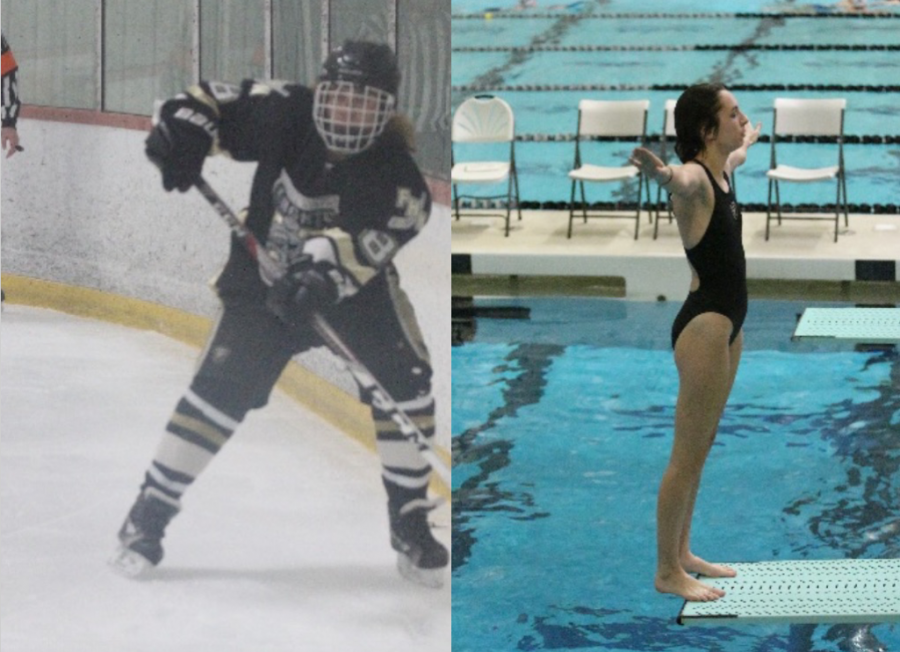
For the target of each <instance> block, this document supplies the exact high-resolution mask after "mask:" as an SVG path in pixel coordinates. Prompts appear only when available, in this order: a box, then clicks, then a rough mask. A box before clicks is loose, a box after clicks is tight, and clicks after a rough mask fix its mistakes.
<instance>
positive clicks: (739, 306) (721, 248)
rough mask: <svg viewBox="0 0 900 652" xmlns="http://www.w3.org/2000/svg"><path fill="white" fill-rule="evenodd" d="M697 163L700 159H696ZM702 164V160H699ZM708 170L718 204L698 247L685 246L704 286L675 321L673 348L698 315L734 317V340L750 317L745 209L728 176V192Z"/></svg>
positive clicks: (689, 297)
mask: <svg viewBox="0 0 900 652" xmlns="http://www.w3.org/2000/svg"><path fill="white" fill-rule="evenodd" d="M695 162H697V161H695ZM697 163H698V162H697ZM699 165H701V166H702V167H703V169H704V170H705V171H706V176H708V177H709V180H710V182H711V183H712V187H713V192H714V193H715V206H714V207H713V213H712V217H711V218H710V220H709V226H708V227H707V228H706V233H704V234H703V237H702V238H701V239H700V242H698V243H697V244H696V245H695V246H694V247H691V248H690V249H685V250H684V251H685V253H686V254H687V258H688V260H689V261H690V263H691V265H692V266H693V267H694V270H696V272H697V276H698V277H699V278H700V287H699V288H697V290H695V291H693V292H690V293H689V294H688V296H687V300H686V301H685V302H684V305H683V306H682V307H681V311H680V312H679V313H678V316H677V317H675V322H674V323H673V324H672V348H673V349H674V348H675V343H676V342H677V341H678V336H679V335H681V331H683V330H684V328H685V326H687V325H688V323H689V322H690V321H691V320H692V319H693V318H694V317H696V316H697V315H702V314H703V313H705V312H715V313H718V314H720V315H724V316H725V317H728V319H730V320H731V338H730V339H729V343H731V342H734V340H735V338H736V337H737V336H738V333H740V332H741V326H743V324H744V318H745V317H746V316H747V262H746V259H745V258H744V245H743V242H742V241H741V227H742V225H743V222H742V219H741V209H740V208H739V207H738V204H737V201H736V200H735V197H734V188H732V186H731V180H730V179H729V178H728V175H727V174H726V175H724V176H725V181H726V182H727V183H728V188H729V190H728V192H725V191H723V190H722V188H720V187H719V184H718V183H716V180H715V179H714V178H713V175H712V173H711V172H710V171H709V169H708V168H707V167H706V166H705V165H703V164H702V163H699Z"/></svg>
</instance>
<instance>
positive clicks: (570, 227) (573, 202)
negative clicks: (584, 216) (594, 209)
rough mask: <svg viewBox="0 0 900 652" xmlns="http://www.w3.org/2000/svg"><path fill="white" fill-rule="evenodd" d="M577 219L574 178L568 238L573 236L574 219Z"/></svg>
mask: <svg viewBox="0 0 900 652" xmlns="http://www.w3.org/2000/svg"><path fill="white" fill-rule="evenodd" d="M574 219H575V180H574V179H573V180H572V192H571V194H570V195H569V231H568V233H567V234H566V237H567V238H571V237H572V221H573V220H574Z"/></svg>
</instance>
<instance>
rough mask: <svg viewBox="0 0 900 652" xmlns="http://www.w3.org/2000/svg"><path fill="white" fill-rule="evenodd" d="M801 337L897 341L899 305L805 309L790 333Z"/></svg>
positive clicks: (898, 337) (899, 339)
mask: <svg viewBox="0 0 900 652" xmlns="http://www.w3.org/2000/svg"><path fill="white" fill-rule="evenodd" d="M802 338H833V339H841V340H852V341H854V342H871V343H873V344H883V343H889V342H900V308H807V309H806V310H804V311H803V315H802V316H801V317H800V321H799V322H798V323H797V328H796V329H795V330H794V336H793V339H802Z"/></svg>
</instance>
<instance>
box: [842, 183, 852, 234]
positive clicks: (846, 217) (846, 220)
mask: <svg viewBox="0 0 900 652" xmlns="http://www.w3.org/2000/svg"><path fill="white" fill-rule="evenodd" d="M841 187H842V188H843V189H844V226H846V227H847V228H848V229H849V228H850V207H849V206H848V204H847V177H845V176H844V172H843V171H841Z"/></svg>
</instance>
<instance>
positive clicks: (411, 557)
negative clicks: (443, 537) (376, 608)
mask: <svg viewBox="0 0 900 652" xmlns="http://www.w3.org/2000/svg"><path fill="white" fill-rule="evenodd" d="M439 504H440V501H435V500H432V501H429V500H424V499H417V500H412V501H410V502H408V503H406V504H405V505H403V506H402V507H400V508H399V509H395V508H393V507H392V506H389V507H388V511H389V513H390V519H391V547H393V548H394V550H396V551H397V569H398V570H399V571H400V574H401V575H402V576H403V577H404V578H406V579H407V580H409V581H410V582H414V583H416V584H420V585H422V586H427V587H430V588H435V589H439V588H441V587H442V586H443V585H444V569H445V568H446V567H447V564H448V563H449V561H450V555H449V554H448V552H447V549H446V548H445V547H444V546H443V545H442V544H441V543H440V542H439V541H437V540H436V539H435V538H434V537H433V536H432V534H431V525H430V524H429V523H428V512H430V511H431V510H432V509H434V508H435V507H437V506H438V505H439Z"/></svg>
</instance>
